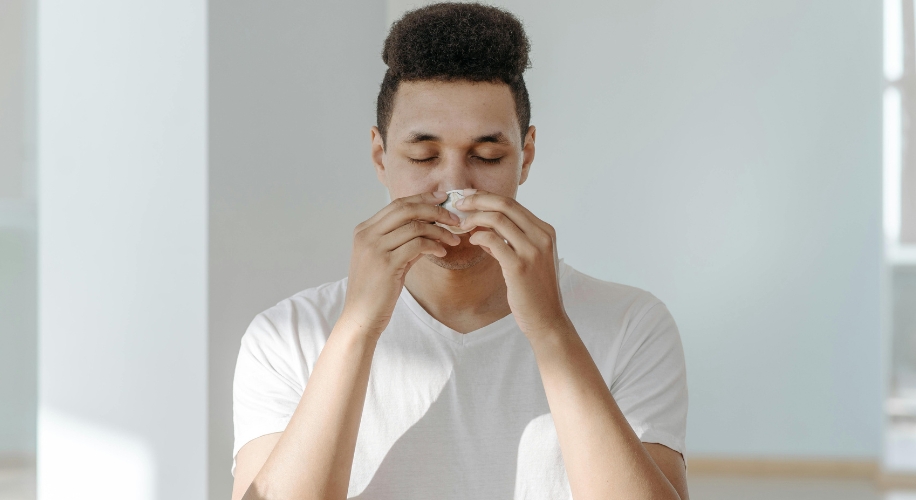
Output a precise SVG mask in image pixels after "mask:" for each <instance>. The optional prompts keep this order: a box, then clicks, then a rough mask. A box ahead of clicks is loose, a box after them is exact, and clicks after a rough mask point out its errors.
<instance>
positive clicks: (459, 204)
mask: <svg viewBox="0 0 916 500" xmlns="http://www.w3.org/2000/svg"><path fill="white" fill-rule="evenodd" d="M461 205H464V198H458V201H456V202H455V207H456V208H461Z"/></svg>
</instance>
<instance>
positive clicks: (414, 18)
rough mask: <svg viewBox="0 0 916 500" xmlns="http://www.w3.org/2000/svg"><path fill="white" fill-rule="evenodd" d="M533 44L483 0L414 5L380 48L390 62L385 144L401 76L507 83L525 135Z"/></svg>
mask: <svg viewBox="0 0 916 500" xmlns="http://www.w3.org/2000/svg"><path fill="white" fill-rule="evenodd" d="M530 50H531V44H530V43H529V42H528V37H527V36H526V35H525V29H524V27H523V26H522V23H521V21H519V20H518V18H517V17H515V16H514V15H512V14H511V13H510V12H508V11H505V10H503V9H499V8H497V7H491V6H489V5H483V4H479V3H451V2H444V3H437V4H433V5H429V6H426V7H422V8H419V9H416V10H412V11H410V12H408V13H406V14H404V17H402V18H401V19H400V20H399V21H397V22H395V23H394V24H393V25H392V26H391V31H389V32H388V37H387V38H386V39H385V45H384V48H383V49H382V60H383V61H384V62H385V64H387V65H388V70H387V71H386V72H385V77H384V78H383V79H382V86H381V89H380V90H379V94H378V101H377V103H376V120H378V129H379V132H380V133H381V136H382V144H383V147H384V144H385V141H386V138H387V133H388V125H389V124H390V123H391V113H392V110H393V109H394V98H395V94H396V93H397V91H398V86H399V85H400V83H401V82H402V81H420V80H437V81H444V82H449V81H460V80H465V81H470V82H492V83H496V82H503V83H505V84H506V85H508V86H509V90H510V91H511V92H512V96H513V98H514V99H515V111H516V113H517V115H518V123H519V126H520V128H521V132H522V140H524V137H525V134H526V133H527V131H528V125H529V123H530V121H531V103H530V102H529V100H528V89H527V88H526V87H525V80H524V78H522V73H524V72H525V70H526V69H527V68H530V67H531V61H530V60H529V59H528V52H529V51H530Z"/></svg>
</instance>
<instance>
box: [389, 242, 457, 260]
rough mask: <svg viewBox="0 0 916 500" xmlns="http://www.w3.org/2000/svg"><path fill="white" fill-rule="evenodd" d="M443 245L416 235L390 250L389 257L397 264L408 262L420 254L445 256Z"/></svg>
mask: <svg viewBox="0 0 916 500" xmlns="http://www.w3.org/2000/svg"><path fill="white" fill-rule="evenodd" d="M446 253H447V252H446V250H445V247H444V246H442V243H437V242H435V241H433V240H431V239H429V238H423V237H418V238H414V239H412V240H410V241H408V242H407V243H404V244H403V245H401V246H399V247H397V248H395V249H394V250H392V251H391V258H392V260H393V261H394V262H397V263H398V264H402V263H403V264H408V263H410V262H411V261H414V260H415V259H416V258H417V257H418V256H421V255H424V254H426V255H435V256H437V257H445V254H446Z"/></svg>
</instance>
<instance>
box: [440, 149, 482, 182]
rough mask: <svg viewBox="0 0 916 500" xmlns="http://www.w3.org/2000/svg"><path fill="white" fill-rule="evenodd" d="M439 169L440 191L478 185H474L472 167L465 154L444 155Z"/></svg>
mask: <svg viewBox="0 0 916 500" xmlns="http://www.w3.org/2000/svg"><path fill="white" fill-rule="evenodd" d="M437 170H439V172H438V173H439V179H438V181H439V190H440V191H451V190H454V189H464V188H473V187H476V186H474V185H473V179H472V175H471V169H470V166H469V165H468V160H467V157H466V156H465V155H461V154H449V155H444V156H443V158H442V162H441V163H440V164H439V168H438V169H437Z"/></svg>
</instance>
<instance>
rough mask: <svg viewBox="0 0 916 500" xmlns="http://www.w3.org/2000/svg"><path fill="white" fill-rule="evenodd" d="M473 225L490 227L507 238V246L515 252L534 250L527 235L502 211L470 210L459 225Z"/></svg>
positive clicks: (464, 226)
mask: <svg viewBox="0 0 916 500" xmlns="http://www.w3.org/2000/svg"><path fill="white" fill-rule="evenodd" d="M475 226H476V227H485V228H489V229H492V230H493V231H495V232H496V233H497V234H499V236H501V237H502V238H503V239H504V240H507V241H508V242H509V246H511V247H512V248H513V249H515V251H517V252H519V251H524V252H527V251H529V250H534V245H533V244H532V243H531V240H530V239H529V238H528V235H526V234H525V233H524V232H522V230H521V229H519V227H518V226H516V225H515V223H514V222H512V220H511V219H509V217H507V216H506V215H505V214H503V213H502V212H472V213H471V214H470V215H468V216H467V218H465V220H464V222H462V223H461V227H463V228H470V227H475Z"/></svg>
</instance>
